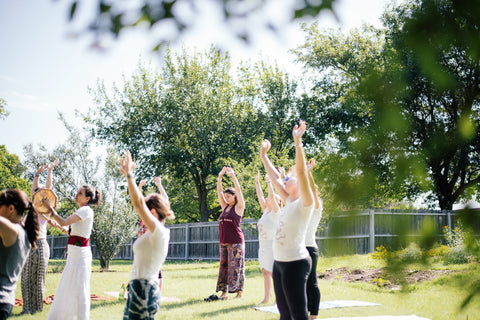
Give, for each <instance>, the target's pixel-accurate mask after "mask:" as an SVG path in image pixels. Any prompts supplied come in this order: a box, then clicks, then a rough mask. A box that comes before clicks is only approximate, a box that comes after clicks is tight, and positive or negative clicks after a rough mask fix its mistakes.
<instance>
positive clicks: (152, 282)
mask: <svg viewBox="0 0 480 320" xmlns="http://www.w3.org/2000/svg"><path fill="white" fill-rule="evenodd" d="M134 169H135V163H134V162H133V160H132V155H131V154H130V152H129V151H127V152H126V153H125V156H124V158H123V159H122V162H121V166H120V171H121V172H122V174H123V175H124V176H125V178H126V179H127V184H128V194H129V195H130V199H131V200H132V205H133V207H134V208H135V211H137V213H138V215H139V217H140V219H142V221H143V224H144V225H145V227H146V229H147V231H146V232H145V233H144V234H143V235H141V236H140V237H139V238H137V240H136V241H135V243H134V244H133V265H132V272H131V273H130V281H129V283H128V299H127V303H126V305H125V309H124V311H123V319H124V320H129V319H151V320H153V319H154V318H155V314H156V313H157V310H158V308H159V307H160V301H161V293H160V288H159V287H158V285H159V281H158V271H159V270H161V268H162V265H163V263H164V262H165V258H166V257H167V253H168V243H169V241H170V229H168V228H166V227H165V221H166V220H167V219H174V218H175V215H174V214H173V211H172V210H171V209H170V201H168V196H167V195H166V193H164V191H165V190H163V192H162V190H160V192H161V193H160V194H158V193H151V194H149V195H148V196H146V197H143V195H142V192H141V191H140V189H139V188H138V186H137V184H136V182H135V176H134V175H133V170H134ZM159 188H160V187H159ZM162 189H163V188H162Z"/></svg>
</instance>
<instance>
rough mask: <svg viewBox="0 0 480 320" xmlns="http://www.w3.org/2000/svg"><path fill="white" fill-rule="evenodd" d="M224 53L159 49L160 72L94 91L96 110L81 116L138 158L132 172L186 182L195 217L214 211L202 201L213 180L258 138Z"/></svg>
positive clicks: (244, 155)
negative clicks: (194, 203) (189, 184)
mask: <svg viewBox="0 0 480 320" xmlns="http://www.w3.org/2000/svg"><path fill="white" fill-rule="evenodd" d="M244 89H245V88H243V87H242V86H241V85H240V84H239V82H238V81H236V79H234V78H233V76H232V74H231V66H230V58H229V56H228V55H224V54H221V53H220V52H219V51H217V50H216V49H215V48H211V49H210V50H208V51H206V52H205V53H203V54H199V53H194V54H192V55H189V54H187V53H186V52H185V51H184V52H181V53H179V54H178V55H174V54H172V52H170V51H167V53H166V55H165V58H164V66H163V68H162V70H161V71H160V72H153V71H150V70H148V69H147V68H145V67H140V68H139V69H138V71H137V72H136V73H135V74H134V75H133V76H132V77H131V78H130V80H125V82H124V84H123V88H122V89H120V88H118V87H115V88H114V94H113V95H109V94H108V92H107V90H106V88H105V86H103V85H100V86H99V87H98V88H97V89H96V90H95V91H94V94H95V101H96V108H95V109H94V110H93V112H94V115H93V116H92V117H91V118H88V119H87V120H88V121H89V122H90V123H91V124H92V125H93V128H94V130H95V134H96V136H97V137H98V138H99V139H101V140H103V141H105V142H108V143H112V144H113V145H115V146H116V147H117V149H119V150H125V149H128V150H130V151H131V152H132V155H133V156H134V158H136V160H137V161H138V169H137V173H138V174H139V176H146V177H149V176H156V175H167V176H172V177H174V178H175V179H178V180H179V181H184V182H187V181H192V182H193V184H194V187H195V194H193V195H185V196H186V197H195V198H196V201H197V203H198V207H197V210H196V212H190V213H188V214H189V215H190V216H197V217H198V216H199V217H200V220H201V221H208V219H209V217H210V216H211V215H212V214H213V213H214V212H217V211H218V209H219V206H218V204H217V205H209V201H208V194H209V192H210V191H211V190H214V189H215V181H216V180H215V177H216V175H217V174H218V172H219V171H220V169H221V167H222V166H223V165H226V164H228V159H229V158H234V159H238V161H240V160H242V159H243V160H247V159H250V157H251V153H250V152H249V147H250V146H251V145H252V143H253V142H254V141H258V138H257V137H258V136H259V132H260V128H258V126H257V122H256V117H257V114H256V111H255V109H254V108H253V106H252V105H251V104H250V103H249V100H248V99H244V97H245V96H244V95H239V94H238V93H239V92H242V91H243V90H244Z"/></svg>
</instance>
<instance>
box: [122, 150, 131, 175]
mask: <svg viewBox="0 0 480 320" xmlns="http://www.w3.org/2000/svg"><path fill="white" fill-rule="evenodd" d="M133 169H135V162H133V160H132V155H131V153H130V151H127V152H125V157H124V158H122V163H121V166H120V172H121V173H122V174H123V175H124V176H125V177H127V178H128V175H131V174H132V173H133Z"/></svg>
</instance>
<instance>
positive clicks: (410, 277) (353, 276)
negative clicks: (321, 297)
mask: <svg viewBox="0 0 480 320" xmlns="http://www.w3.org/2000/svg"><path fill="white" fill-rule="evenodd" d="M454 272H455V271H451V270H406V271H404V272H403V273H402V274H398V275H397V277H395V276H393V275H392V274H388V273H387V272H386V271H385V269H356V268H347V267H342V268H338V269H327V270H325V271H324V272H319V274H318V278H319V279H322V280H343V281H347V282H356V281H363V282H369V283H373V284H376V285H378V286H381V287H389V288H392V289H396V288H399V287H400V284H401V281H400V279H403V280H404V281H405V282H406V283H408V284H414V283H419V282H422V281H429V280H434V279H436V278H438V277H440V276H443V275H447V274H451V273H454Z"/></svg>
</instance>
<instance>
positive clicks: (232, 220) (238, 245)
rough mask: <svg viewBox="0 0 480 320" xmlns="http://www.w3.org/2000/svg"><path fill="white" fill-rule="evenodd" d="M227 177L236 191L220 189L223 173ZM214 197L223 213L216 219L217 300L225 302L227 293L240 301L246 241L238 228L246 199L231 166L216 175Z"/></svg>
mask: <svg viewBox="0 0 480 320" xmlns="http://www.w3.org/2000/svg"><path fill="white" fill-rule="evenodd" d="M225 173H226V174H227V175H228V176H230V178H231V179H232V181H233V184H234V186H235V188H227V189H225V192H224V191H223V188H222V177H223V175H224V174H225ZM217 196H218V201H219V202H220V206H221V208H222V213H221V214H220V217H219V218H218V222H219V223H218V228H219V235H220V269H219V271H218V280H217V289H216V291H217V292H218V291H221V292H222V294H221V296H220V299H228V298H227V293H236V294H237V295H236V296H235V298H242V293H243V286H244V283H245V238H244V236H243V231H242V229H241V221H242V217H243V212H244V211H245V200H244V199H243V194H242V190H241V188H240V183H239V182H238V179H237V177H236V176H235V172H234V171H233V169H232V168H231V167H223V168H222V171H220V173H219V174H218V179H217Z"/></svg>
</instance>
